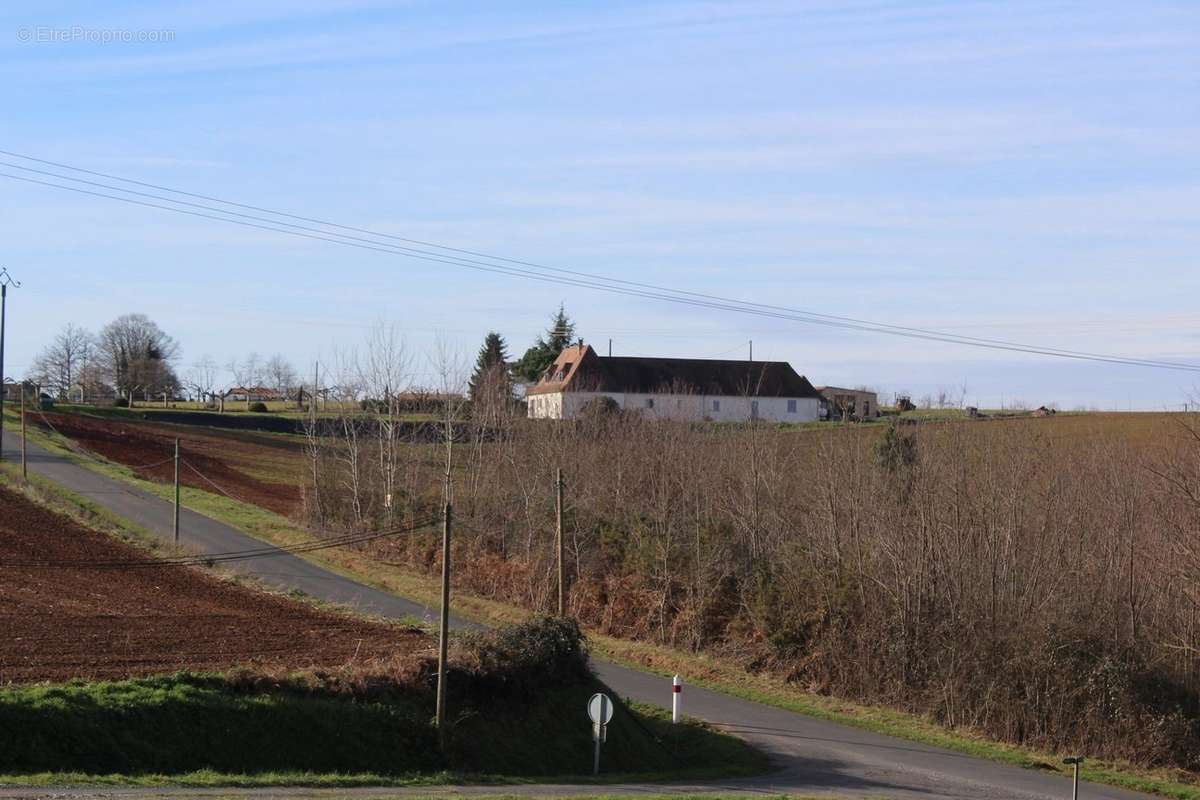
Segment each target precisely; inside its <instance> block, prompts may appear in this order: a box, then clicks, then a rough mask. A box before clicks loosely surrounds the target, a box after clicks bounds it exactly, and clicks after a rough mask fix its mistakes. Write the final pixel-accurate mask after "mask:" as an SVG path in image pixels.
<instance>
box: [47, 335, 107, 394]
mask: <svg viewBox="0 0 1200 800" xmlns="http://www.w3.org/2000/svg"><path fill="white" fill-rule="evenodd" d="M95 356H96V337H95V336H93V335H92V333H91V331H88V330H87V329H86V328H81V327H79V326H78V325H75V324H74V323H68V324H67V325H66V326H65V327H64V328H63V329H62V330H61V331H59V332H58V334H56V335H55V337H54V341H52V342H51V343H50V344H49V345H47V346H46V348H45V349H44V350H43V351H42V352H41V353H40V354H39V355H38V357H37V360H36V361H35V362H34V367H33V370H32V373H33V374H32V375H31V377H33V378H34V380H36V382H37V383H39V384H40V385H41V386H42V387H44V388H45V389H47V390H49V391H51V392H53V393H54V394H55V395H56V396H57V397H58V398H59V399H66V397H67V395H68V393H69V392H70V391H71V389H72V387H74V386H75V385H76V383H78V381H79V376H80V373H81V372H82V371H83V369H84V367H86V366H88V365H89V364H91V363H92V361H93V359H94V358H95Z"/></svg>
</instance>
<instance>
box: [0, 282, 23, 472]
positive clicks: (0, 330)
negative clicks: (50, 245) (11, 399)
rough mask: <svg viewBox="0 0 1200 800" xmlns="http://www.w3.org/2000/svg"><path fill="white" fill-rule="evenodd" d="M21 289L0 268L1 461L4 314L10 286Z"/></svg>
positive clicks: (0, 453) (0, 444) (0, 450)
mask: <svg viewBox="0 0 1200 800" xmlns="http://www.w3.org/2000/svg"><path fill="white" fill-rule="evenodd" d="M10 283H11V284H12V285H13V286H14V287H16V288H18V289H19V288H21V282H20V281H18V280H16V279H15V278H13V276H11V275H9V274H8V270H7V269H5V268H4V267H0V459H3V458H4V314H5V311H6V309H7V307H8V285H9V284H10Z"/></svg>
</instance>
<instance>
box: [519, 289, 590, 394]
mask: <svg viewBox="0 0 1200 800" xmlns="http://www.w3.org/2000/svg"><path fill="white" fill-rule="evenodd" d="M582 343H583V339H579V338H576V336H575V323H574V322H573V321H572V320H571V318H570V317H568V316H567V312H566V309H564V308H563V306H561V305H560V306H559V307H558V312H557V313H556V314H555V315H554V318H553V319H552V320H551V321H550V327H549V328H548V329H547V330H546V333H545V335H544V336H539V337H538V339H537V341H536V342H534V343H533V346H532V347H530V348H529V349H528V350H526V351H525V355H523V356H521V360H520V361H518V362H517V363H515V364H513V374H514V375H516V376H517V377H518V378H521V379H523V380H526V381H529V382H530V383H532V382H534V381H536V380H537V379H538V378H540V377H542V373H543V372H545V371H546V368H547V367H549V366H550V365H551V364H553V363H554V359H556V358H558V354H559V353H561V352H562V351H563V350H564V349H565V348H567V347H571V346H572V345H576V344H582Z"/></svg>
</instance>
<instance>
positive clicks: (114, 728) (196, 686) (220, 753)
mask: <svg viewBox="0 0 1200 800" xmlns="http://www.w3.org/2000/svg"><path fill="white" fill-rule="evenodd" d="M604 690H605V687H604V685H603V684H601V683H599V682H598V681H595V680H594V679H590V680H584V681H582V682H575V683H572V684H571V685H566V686H557V687H547V688H544V689H542V690H539V691H537V692H536V693H535V695H533V696H532V697H528V696H521V697H518V696H516V695H513V696H510V697H501V698H500V699H499V700H497V701H494V702H493V701H492V700H490V699H489V700H487V701H486V702H484V704H482V705H480V704H479V703H478V702H472V701H471V700H469V699H465V698H458V699H457V700H456V701H455V702H454V703H452V706H451V708H452V709H453V710H455V712H456V714H457V717H456V718H453V719H452V720H451V721H450V727H449V732H448V746H447V748H446V749H445V750H444V751H443V750H440V749H439V746H438V737H437V733H436V729H435V728H434V726H433V724H432V712H433V693H432V691H430V689H429V687H428V686H425V685H423V684H422V683H417V684H415V685H405V684H396V683H394V682H392V683H386V682H382V681H381V680H380V679H379V678H372V679H370V680H368V681H364V682H363V683H362V684H360V688H359V689H358V690H357V691H354V690H351V691H347V690H346V689H345V686H344V685H343V686H342V688H341V689H340V690H339V689H336V688H334V689H330V688H328V685H327V684H324V683H323V682H322V681H321V679H320V678H319V677H318V676H313V675H309V674H305V673H300V674H297V675H294V676H289V677H288V678H286V679H277V678H275V679H270V680H266V681H264V680H249V681H247V680H246V679H245V677H244V676H238V675H236V674H234V675H233V677H226V676H224V675H219V674H194V673H177V674H174V675H161V676H154V677H149V678H137V679H131V680H124V681H103V682H93V683H89V682H84V681H71V682H68V683H63V684H36V685H28V686H9V687H6V688H4V689H0V783H7V784H14V783H15V784H22V785H49V784H60V785H61V784H90V785H116V784H120V785H135V786H137V785H141V786H161V785H176V786H282V785H292V786H296V785H301V786H318V787H319V786H328V787H345V786H365V785H374V786H414V785H440V784H458V783H473V784H480V783H484V784H497V783H508V784H524V783H533V782H535V781H536V782H545V781H553V782H559V783H596V784H604V783H614V782H622V781H663V780H696V779H704V778H728V777H734V776H743V775H752V774H756V773H758V772H762V771H763V770H765V769H766V766H767V762H766V758H765V756H763V755H762V754H761V753H759V752H758V751H756V750H754V749H753V748H751V747H750V746H749V745H747V744H746V743H744V742H742V741H741V740H740V739H737V738H735V737H732V736H729V735H727V734H723V733H720V732H717V731H714V730H712V729H710V728H708V727H707V726H704V725H702V724H699V723H695V724H689V725H686V726H683V727H682V728H678V727H673V726H671V724H670V721H669V720H668V719H666V718H665V717H664V715H662V714H661V713H658V712H650V713H646V711H645V710H644V709H641V708H634V707H620V708H618V711H617V714H616V715H614V718H613V722H612V724H611V725H610V731H611V733H610V735H609V741H608V743H607V744H606V745H605V750H604V762H603V763H604V766H605V769H604V770H603V771H602V774H601V775H600V776H598V777H592V776H591V775H590V771H591V752H592V748H591V732H590V728H589V726H588V725H587V724H586V722H581V721H580V719H579V718H580V717H581V716H582V713H581V712H582V708H583V706H584V702H585V700H586V698H587V697H588V696H590V695H591V693H592V692H594V691H604ZM571 712H574V713H571ZM669 734H671V735H669Z"/></svg>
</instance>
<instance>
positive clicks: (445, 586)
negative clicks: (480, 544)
mask: <svg viewBox="0 0 1200 800" xmlns="http://www.w3.org/2000/svg"><path fill="white" fill-rule="evenodd" d="M450 402H451V401H450V395H449V393H448V392H447V394H446V489H445V493H446V504H445V507H444V508H443V511H442V609H441V614H440V616H439V619H438V676H437V733H438V747H439V748H440V749H441V750H442V751H443V752H444V751H445V749H446V661H447V651H448V649H449V646H450V524H451V518H452V516H453V513H454V509H453V507H452V505H451V494H450V493H451V492H452V491H453V488H454V487H453V484H452V483H451V470H452V469H453V467H454V415H453V411H452V409H451V406H450Z"/></svg>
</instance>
